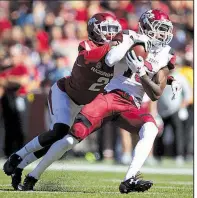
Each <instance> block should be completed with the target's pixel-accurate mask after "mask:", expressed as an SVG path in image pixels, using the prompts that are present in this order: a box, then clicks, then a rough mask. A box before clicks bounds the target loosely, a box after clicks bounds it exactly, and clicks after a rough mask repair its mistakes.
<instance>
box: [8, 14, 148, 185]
mask: <svg viewBox="0 0 197 198" xmlns="http://www.w3.org/2000/svg"><path fill="white" fill-rule="evenodd" d="M87 31H88V37H89V40H85V41H82V42H81V43H80V44H79V48H78V49H79V55H78V57H77V59H76V61H75V64H74V66H73V70H72V73H71V76H68V77H65V78H62V79H60V80H59V81H58V82H57V83H55V84H54V85H53V86H52V88H51V90H50V93H49V98H48V104H49V111H50V114H51V118H52V123H51V127H50V132H45V133H42V134H40V135H39V136H37V137H35V138H34V139H33V140H32V141H30V142H29V143H28V144H26V145H25V146H24V147H23V148H22V149H21V150H19V151H18V152H16V153H15V154H13V155H12V156H10V158H9V159H8V160H7V161H6V163H5V164H4V172H5V173H6V174H7V175H11V176H12V186H13V187H14V188H15V189H17V188H18V184H19V183H20V182H21V174H22V170H23V168H24V167H25V166H27V165H28V164H29V163H31V162H32V161H35V160H36V159H37V158H40V157H41V156H43V155H44V154H45V153H46V152H47V150H48V149H49V147H50V146H51V145H52V144H53V143H54V142H56V141H58V140H60V139H61V138H63V137H64V136H65V135H66V134H67V133H68V131H69V129H70V126H72V124H73V121H74V118H75V117H76V115H77V114H78V112H79V111H80V110H81V108H82V106H83V105H84V104H87V103H89V102H91V101H92V100H93V99H94V98H95V97H96V96H97V95H98V94H99V93H101V92H103V91H104V87H105V85H106V84H107V83H108V82H109V81H110V79H111V78H112V77H113V72H114V67H113V65H114V64H115V63H116V62H118V61H119V60H121V59H122V58H123V56H124V55H125V53H126V51H127V50H128V49H129V48H130V47H131V46H132V45H133V44H135V43H137V42H140V43H144V44H145V46H147V43H146V41H148V39H147V38H146V37H145V36H143V35H142V36H141V38H140V37H136V38H130V36H128V35H125V36H124V37H125V39H124V40H123V35H122V33H121V26H120V24H119V22H118V21H117V19H116V17H115V16H113V15H111V14H108V13H98V14H95V15H94V16H92V17H91V18H90V20H89V21H88V24H87ZM113 46H115V48H120V49H119V50H118V49H115V48H114V50H115V52H114V53H110V49H111V48H112V47H113ZM125 46H126V47H125ZM146 48H147V47H146ZM117 50H118V51H121V53H119V54H117V53H116V51H117ZM106 54H108V59H107V61H106V59H105V57H106ZM114 57H115V58H114ZM112 58H113V60H112ZM38 150H39V151H38ZM35 151H38V152H35ZM34 152H35V153H34ZM50 158H51V159H52V156H50ZM54 161H55V160H54ZM16 167H17V168H16ZM32 181H33V180H32Z"/></svg>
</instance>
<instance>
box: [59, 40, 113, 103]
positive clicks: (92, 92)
mask: <svg viewBox="0 0 197 198" xmlns="http://www.w3.org/2000/svg"><path fill="white" fill-rule="evenodd" d="M109 50H110V47H109V44H105V45H102V46H96V45H95V44H94V43H93V42H92V41H89V40H86V41H82V42H81V43H80V44H79V55H78V57H77V59H76V61H75V63H74V66H73V70H72V73H71V76H69V77H67V78H62V79H60V80H59V81H58V82H57V84H58V87H59V88H60V89H61V90H62V91H65V92H66V93H67V94H68V95H69V97H70V98H71V99H72V100H73V101H74V102H75V103H77V104H79V105H84V104H87V103H89V102H91V101H92V100H93V99H94V98H95V97H96V96H97V95H98V94H99V93H101V92H103V91H104V87H105V85H106V84H107V83H108V82H109V81H110V80H111V78H112V77H113V73H114V68H113V67H108V66H107V65H106V63H105V55H106V54H107V52H108V51H109Z"/></svg>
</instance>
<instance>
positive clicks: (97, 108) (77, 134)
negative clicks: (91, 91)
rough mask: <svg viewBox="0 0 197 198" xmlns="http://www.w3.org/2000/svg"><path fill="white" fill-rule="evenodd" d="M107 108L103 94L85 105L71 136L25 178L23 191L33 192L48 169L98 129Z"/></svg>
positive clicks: (56, 145)
mask: <svg viewBox="0 0 197 198" xmlns="http://www.w3.org/2000/svg"><path fill="white" fill-rule="evenodd" d="M107 106H108V105H107V102H106V100H105V97H104V96H103V95H102V94H100V95H98V96H97V97H96V98H95V100H94V101H92V102H91V103H90V104H88V105H85V106H84V108H83V109H82V110H81V113H80V114H78V115H77V116H76V119H75V123H74V124H73V127H72V130H71V132H70V134H68V135H66V136H65V137H64V138H62V139H61V140H59V141H57V142H55V143H54V144H53V145H52V146H51V147H50V149H49V151H48V152H47V153H46V155H45V156H44V157H43V159H42V160H41V161H40V163H39V164H38V166H37V167H36V168H35V169H34V170H33V171H32V172H31V173H29V174H28V176H27V177H26V178H25V180H24V185H23V186H22V187H21V190H33V187H34V185H35V184H36V182H37V181H38V179H39V178H40V176H41V174H42V173H43V172H44V171H45V170H46V168H47V167H49V166H50V165H51V164H52V163H53V162H54V161H56V160H58V159H60V158H61V157H62V155H63V154H64V153H65V152H66V151H68V150H70V149H72V148H73V147H74V146H75V145H76V144H77V143H78V142H79V141H81V140H83V139H84V138H85V137H87V136H88V135H89V134H90V133H91V132H93V131H94V129H96V128H98V127H99V126H100V125H101V123H102V118H103V117H104V115H108V113H107ZM82 113H83V114H82ZM84 115H86V116H87V117H88V118H86V116H84Z"/></svg>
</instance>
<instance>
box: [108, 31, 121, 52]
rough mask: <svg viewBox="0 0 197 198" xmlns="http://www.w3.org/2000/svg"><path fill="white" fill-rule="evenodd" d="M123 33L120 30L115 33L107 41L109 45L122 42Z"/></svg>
mask: <svg viewBox="0 0 197 198" xmlns="http://www.w3.org/2000/svg"><path fill="white" fill-rule="evenodd" d="M122 41H123V35H122V32H119V33H117V34H116V36H115V37H114V38H113V39H112V40H111V41H110V42H109V45H110V47H111V48H112V47H114V46H117V45H118V44H119V43H122Z"/></svg>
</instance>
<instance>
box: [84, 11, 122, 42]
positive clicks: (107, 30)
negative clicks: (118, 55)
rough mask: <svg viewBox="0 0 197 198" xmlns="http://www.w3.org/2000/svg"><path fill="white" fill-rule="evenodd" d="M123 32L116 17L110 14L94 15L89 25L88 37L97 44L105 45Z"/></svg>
mask: <svg viewBox="0 0 197 198" xmlns="http://www.w3.org/2000/svg"><path fill="white" fill-rule="evenodd" d="M121 30H122V28H121V25H120V23H119V22H118V21H117V19H116V17H115V16H114V15H112V14H109V13H98V14H95V15H93V16H92V17H91V18H90V19H89V21H88V24H87V31H88V37H89V39H90V40H92V41H93V42H95V43H97V44H104V43H105V42H108V41H110V40H112V39H113V37H114V36H115V35H116V34H117V33H118V32H120V31H121Z"/></svg>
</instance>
